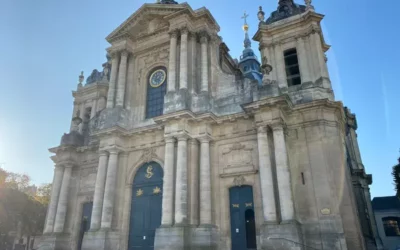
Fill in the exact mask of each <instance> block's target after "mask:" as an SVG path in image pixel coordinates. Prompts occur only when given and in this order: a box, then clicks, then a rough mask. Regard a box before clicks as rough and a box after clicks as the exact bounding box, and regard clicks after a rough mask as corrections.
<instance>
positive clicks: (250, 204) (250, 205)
mask: <svg viewBox="0 0 400 250" xmlns="http://www.w3.org/2000/svg"><path fill="white" fill-rule="evenodd" d="M245 205H246V207H252V206H253V203H245Z"/></svg>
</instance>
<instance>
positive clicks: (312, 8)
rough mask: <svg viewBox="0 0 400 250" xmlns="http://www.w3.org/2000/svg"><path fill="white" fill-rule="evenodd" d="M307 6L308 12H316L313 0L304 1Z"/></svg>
mask: <svg viewBox="0 0 400 250" xmlns="http://www.w3.org/2000/svg"><path fill="white" fill-rule="evenodd" d="M304 2H305V4H306V10H314V6H312V5H311V3H312V0H304Z"/></svg>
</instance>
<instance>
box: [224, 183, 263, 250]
mask: <svg viewBox="0 0 400 250" xmlns="http://www.w3.org/2000/svg"><path fill="white" fill-rule="evenodd" d="M229 201H230V204H229V205H230V211H231V213H230V214H231V239H232V250H250V249H257V242H256V225H255V216H254V202H253V188H252V187H251V186H241V187H232V188H230V189H229Z"/></svg>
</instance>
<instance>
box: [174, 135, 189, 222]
mask: <svg viewBox="0 0 400 250" xmlns="http://www.w3.org/2000/svg"><path fill="white" fill-rule="evenodd" d="M187 140H188V138H187V137H186V136H180V137H178V152H177V159H176V188H175V224H185V223H187V211H188V202H187V194H188V192H187V184H188V181H187Z"/></svg>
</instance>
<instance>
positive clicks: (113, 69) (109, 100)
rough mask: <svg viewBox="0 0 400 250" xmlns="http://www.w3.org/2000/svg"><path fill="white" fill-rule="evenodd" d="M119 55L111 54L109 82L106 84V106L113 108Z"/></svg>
mask: <svg viewBox="0 0 400 250" xmlns="http://www.w3.org/2000/svg"><path fill="white" fill-rule="evenodd" d="M118 61H119V56H118V55H117V54H113V55H112V61H111V75H110V83H109V84H108V96H107V108H114V98H115V85H116V82H117V72H118Z"/></svg>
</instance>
